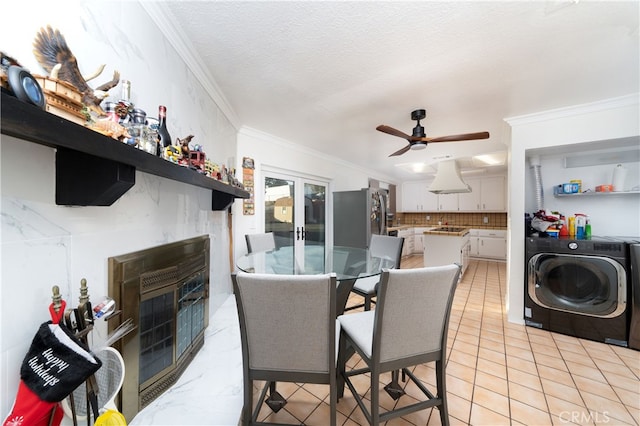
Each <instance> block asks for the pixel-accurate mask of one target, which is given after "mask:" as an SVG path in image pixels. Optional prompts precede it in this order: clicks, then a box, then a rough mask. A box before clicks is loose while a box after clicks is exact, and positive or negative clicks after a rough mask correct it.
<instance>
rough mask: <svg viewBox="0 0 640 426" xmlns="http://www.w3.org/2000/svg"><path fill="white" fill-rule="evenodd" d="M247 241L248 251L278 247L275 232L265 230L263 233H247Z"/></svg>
mask: <svg viewBox="0 0 640 426" xmlns="http://www.w3.org/2000/svg"><path fill="white" fill-rule="evenodd" d="M244 238H245V240H246V242H247V252H249V253H255V252H258V251H269V250H274V249H275V248H276V240H275V237H274V235H273V232H265V233H262V234H245V236H244Z"/></svg>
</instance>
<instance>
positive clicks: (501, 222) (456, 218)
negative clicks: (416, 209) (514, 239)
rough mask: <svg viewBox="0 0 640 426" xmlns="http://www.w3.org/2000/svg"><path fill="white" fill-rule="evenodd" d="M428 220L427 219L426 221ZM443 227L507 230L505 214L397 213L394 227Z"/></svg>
mask: <svg viewBox="0 0 640 426" xmlns="http://www.w3.org/2000/svg"><path fill="white" fill-rule="evenodd" d="M427 218H428V219H427ZM438 222H442V224H443V225H456V226H468V227H470V228H480V229H482V228H505V229H506V228H507V213H441V212H421V213H398V214H397V215H396V219H395V223H394V225H421V226H438Z"/></svg>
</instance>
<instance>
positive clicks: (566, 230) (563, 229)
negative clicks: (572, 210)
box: [560, 215, 569, 237]
mask: <svg viewBox="0 0 640 426" xmlns="http://www.w3.org/2000/svg"><path fill="white" fill-rule="evenodd" d="M560 222H561V223H560V236H561V237H568V236H569V227H568V226H567V220H566V218H565V217H564V216H563V215H560Z"/></svg>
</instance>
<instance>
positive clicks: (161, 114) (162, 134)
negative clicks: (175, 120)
mask: <svg viewBox="0 0 640 426" xmlns="http://www.w3.org/2000/svg"><path fill="white" fill-rule="evenodd" d="M158 122H159V125H158V156H159V157H162V155H163V153H164V149H165V148H166V147H168V146H169V145H171V136H170V135H169V131H168V130H167V107H166V106H164V105H160V106H159V107H158Z"/></svg>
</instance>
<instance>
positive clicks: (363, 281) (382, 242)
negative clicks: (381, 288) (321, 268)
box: [346, 234, 404, 311]
mask: <svg viewBox="0 0 640 426" xmlns="http://www.w3.org/2000/svg"><path fill="white" fill-rule="evenodd" d="M403 245H404V238H403V237H392V236H388V235H376V234H374V235H372V236H371V241H370V244H369V251H370V253H371V256H373V257H379V258H385V259H392V260H393V261H394V265H393V267H394V268H400V261H401V259H402V246H403ZM379 282H380V276H379V275H374V276H371V277H363V278H358V279H357V280H356V282H355V283H354V284H353V288H352V289H351V292H352V293H355V294H357V295H359V296H361V297H363V298H364V302H363V303H361V304H359V305H355V306H349V307H348V308H347V309H346V310H347V311H350V310H353V309H358V308H362V307H364V310H365V311H368V310H370V309H371V304H372V303H375V301H374V300H373V298H374V297H375V295H376V289H377V287H378V283H379Z"/></svg>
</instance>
